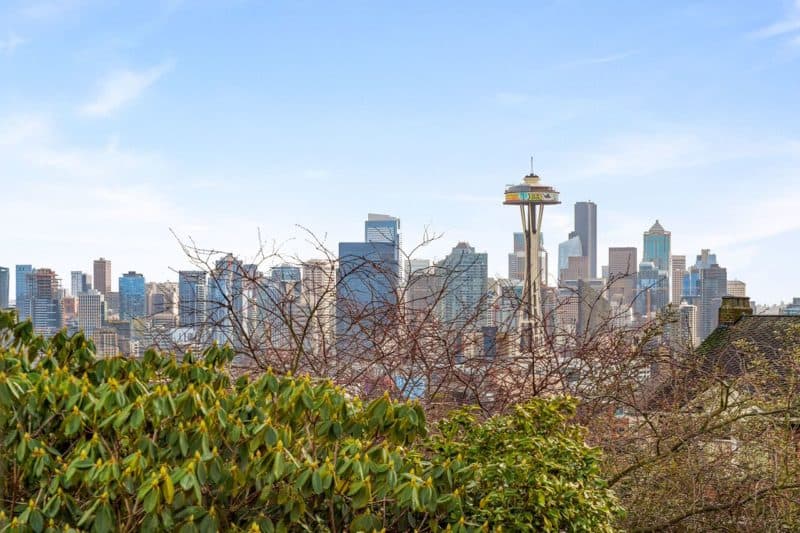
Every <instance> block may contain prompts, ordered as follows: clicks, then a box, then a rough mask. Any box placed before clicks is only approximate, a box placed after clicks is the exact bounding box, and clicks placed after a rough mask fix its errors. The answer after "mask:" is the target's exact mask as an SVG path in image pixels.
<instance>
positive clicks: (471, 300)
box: [436, 242, 489, 329]
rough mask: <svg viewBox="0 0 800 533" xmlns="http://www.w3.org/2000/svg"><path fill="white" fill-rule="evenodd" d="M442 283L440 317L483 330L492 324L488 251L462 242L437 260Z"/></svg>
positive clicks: (449, 322) (454, 324) (456, 324)
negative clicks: (488, 298)
mask: <svg viewBox="0 0 800 533" xmlns="http://www.w3.org/2000/svg"><path fill="white" fill-rule="evenodd" d="M436 271H437V272H436V273H437V276H438V277H439V279H440V283H441V286H442V291H443V292H442V298H441V301H440V302H439V316H440V318H441V320H442V321H443V322H445V323H446V324H449V325H453V326H455V327H465V326H469V328H470V329H479V328H482V327H484V326H487V325H488V302H487V295H488V288H489V275H488V254H486V253H478V252H475V248H473V247H472V246H470V245H469V243H466V242H460V243H458V244H457V245H456V246H455V247H454V248H453V249H452V251H451V252H450V254H448V255H447V256H446V257H445V258H444V260H442V261H439V262H438V263H436Z"/></svg>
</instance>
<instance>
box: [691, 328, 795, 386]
mask: <svg viewBox="0 0 800 533" xmlns="http://www.w3.org/2000/svg"><path fill="white" fill-rule="evenodd" d="M798 345H800V316H788V315H776V316H764V315H757V316H752V315H751V316H747V315H745V316H742V317H740V318H739V319H738V320H737V321H736V322H734V323H733V324H731V325H721V326H719V327H717V329H715V330H714V331H713V332H712V333H711V335H709V336H708V337H706V339H705V340H704V341H703V342H702V344H700V346H699V347H698V348H697V352H696V353H697V356H698V357H700V358H702V359H703V360H704V365H703V367H704V368H705V370H717V371H720V370H721V371H722V372H723V373H724V374H726V375H730V376H736V375H739V374H741V373H742V372H744V371H746V370H747V366H748V363H749V362H750V360H751V359H753V358H755V357H759V358H763V359H765V360H767V361H770V362H771V363H773V364H774V365H776V366H777V367H778V368H780V369H785V367H786V363H788V361H787V359H786V358H787V357H788V356H790V355H791V353H792V352H793V351H795V350H798ZM781 373H782V372H781Z"/></svg>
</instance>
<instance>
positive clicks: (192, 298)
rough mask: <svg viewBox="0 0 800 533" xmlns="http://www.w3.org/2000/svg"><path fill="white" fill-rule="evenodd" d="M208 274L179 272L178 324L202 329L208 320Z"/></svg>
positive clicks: (192, 271)
mask: <svg viewBox="0 0 800 533" xmlns="http://www.w3.org/2000/svg"><path fill="white" fill-rule="evenodd" d="M207 277H208V276H207V274H206V273H205V272H203V271H202V270H181V271H179V272H178V323H179V324H180V325H181V326H182V327H191V328H195V329H197V328H200V326H201V325H202V324H203V323H204V322H205V320H206V300H207Z"/></svg>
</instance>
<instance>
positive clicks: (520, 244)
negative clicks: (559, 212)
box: [508, 232, 548, 286]
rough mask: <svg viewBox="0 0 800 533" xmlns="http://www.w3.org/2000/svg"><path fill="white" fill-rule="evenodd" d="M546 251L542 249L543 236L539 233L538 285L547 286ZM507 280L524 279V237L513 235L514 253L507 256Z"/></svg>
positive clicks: (520, 233) (516, 233)
mask: <svg viewBox="0 0 800 533" xmlns="http://www.w3.org/2000/svg"><path fill="white" fill-rule="evenodd" d="M547 255H548V254H547V250H546V249H545V247H544V234H543V233H541V232H540V233H539V284H540V285H541V286H545V285H547V282H548V272H547V264H548V258H547ZM508 279H513V280H515V281H523V280H524V279H525V235H524V234H523V233H522V232H515V233H514V252H513V253H510V254H508Z"/></svg>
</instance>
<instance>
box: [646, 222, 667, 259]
mask: <svg viewBox="0 0 800 533" xmlns="http://www.w3.org/2000/svg"><path fill="white" fill-rule="evenodd" d="M671 247H672V234H671V233H670V232H669V231H666V230H665V229H664V227H663V226H662V225H661V223H660V222H659V221H658V220H656V223H655V224H653V226H652V227H651V228H650V229H649V230H648V231H645V232H644V248H643V253H642V261H643V262H644V261H649V262H652V263H653V264H654V265H655V267H656V268H657V269H658V270H663V271H669V268H670V267H669V264H670V263H669V259H670V254H671Z"/></svg>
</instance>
